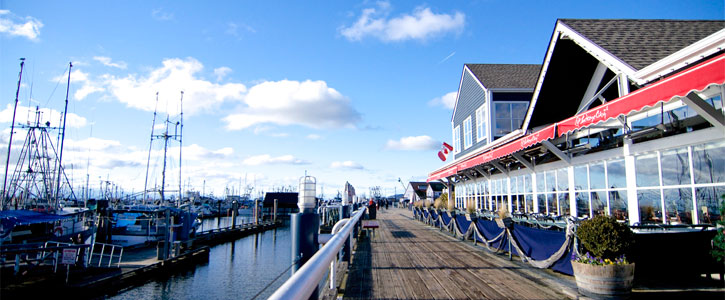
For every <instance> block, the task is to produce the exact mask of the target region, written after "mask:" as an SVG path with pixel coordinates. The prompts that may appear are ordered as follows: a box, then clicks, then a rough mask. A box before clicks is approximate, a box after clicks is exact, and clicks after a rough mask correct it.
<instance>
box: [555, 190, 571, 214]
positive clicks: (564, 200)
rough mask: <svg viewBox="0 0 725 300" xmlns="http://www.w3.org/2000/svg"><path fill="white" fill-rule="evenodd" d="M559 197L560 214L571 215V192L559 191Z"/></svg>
mask: <svg viewBox="0 0 725 300" xmlns="http://www.w3.org/2000/svg"><path fill="white" fill-rule="evenodd" d="M558 196H559V197H558V198H559V215H561V216H569V215H571V210H570V209H569V193H558Z"/></svg>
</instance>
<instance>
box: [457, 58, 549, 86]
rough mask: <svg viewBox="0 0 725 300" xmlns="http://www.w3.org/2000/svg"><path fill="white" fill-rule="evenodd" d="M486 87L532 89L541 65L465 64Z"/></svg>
mask: <svg viewBox="0 0 725 300" xmlns="http://www.w3.org/2000/svg"><path fill="white" fill-rule="evenodd" d="M465 66H466V67H467V68H468V69H469V70H471V72H472V73H473V75H475V76H476V79H478V81H479V82H481V84H482V85H483V86H485V87H486V88H487V89H533V88H534V86H536V80H537V79H538V75H539V71H540V70H541V65H530V64H465Z"/></svg>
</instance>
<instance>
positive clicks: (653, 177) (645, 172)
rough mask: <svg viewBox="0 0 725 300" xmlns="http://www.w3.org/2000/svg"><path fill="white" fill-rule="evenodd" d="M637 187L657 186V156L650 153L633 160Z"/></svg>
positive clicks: (658, 172) (658, 175) (658, 183)
mask: <svg viewBox="0 0 725 300" xmlns="http://www.w3.org/2000/svg"><path fill="white" fill-rule="evenodd" d="M634 165H635V170H637V186H638V187H640V186H659V185H660V171H659V168H658V166H657V154H655V153H650V154H645V155H642V156H638V157H636V158H635V162H634Z"/></svg>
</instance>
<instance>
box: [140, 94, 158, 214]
mask: <svg viewBox="0 0 725 300" xmlns="http://www.w3.org/2000/svg"><path fill="white" fill-rule="evenodd" d="M158 108H159V92H156V106H154V119H153V121H151V140H150V141H149V157H148V159H147V160H146V179H145V180H144V182H143V199H142V201H143V203H144V204H146V192H147V190H148V189H147V186H148V182H149V165H150V164H151V145H153V143H154V127H156V110H157V109H158Z"/></svg>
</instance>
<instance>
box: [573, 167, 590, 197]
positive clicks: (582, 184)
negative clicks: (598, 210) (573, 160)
mask: <svg viewBox="0 0 725 300" xmlns="http://www.w3.org/2000/svg"><path fill="white" fill-rule="evenodd" d="M574 189H575V190H577V191H581V190H587V189H589V184H587V166H578V167H574Z"/></svg>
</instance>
